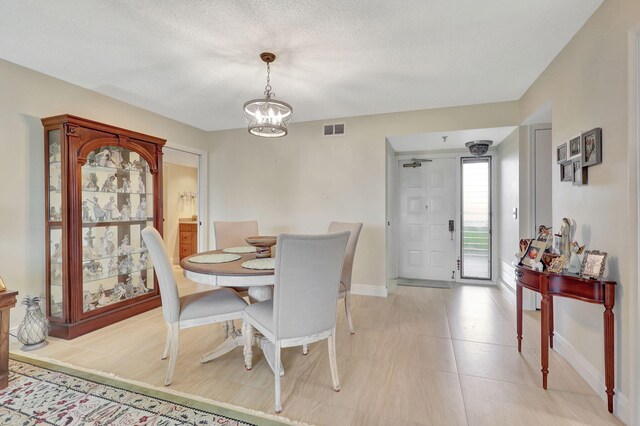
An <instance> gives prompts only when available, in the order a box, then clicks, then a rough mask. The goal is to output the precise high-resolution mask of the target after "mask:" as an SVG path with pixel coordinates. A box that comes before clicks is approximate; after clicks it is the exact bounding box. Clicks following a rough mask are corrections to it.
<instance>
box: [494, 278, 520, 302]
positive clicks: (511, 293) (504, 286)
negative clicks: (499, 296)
mask: <svg viewBox="0 0 640 426" xmlns="http://www.w3.org/2000/svg"><path fill="white" fill-rule="evenodd" d="M498 288H499V289H500V291H502V292H503V293H504V296H505V298H506V299H507V300H508V301H509V302H510V303H511V304H512V305H515V304H516V291H515V290H514V289H513V288H511V287H510V286H509V284H508V283H506V282H505V281H504V280H503V279H502V277H498Z"/></svg>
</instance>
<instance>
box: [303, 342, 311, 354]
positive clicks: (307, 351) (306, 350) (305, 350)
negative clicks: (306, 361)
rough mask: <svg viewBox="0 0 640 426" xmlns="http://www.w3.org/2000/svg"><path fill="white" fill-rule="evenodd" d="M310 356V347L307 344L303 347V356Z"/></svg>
mask: <svg viewBox="0 0 640 426" xmlns="http://www.w3.org/2000/svg"><path fill="white" fill-rule="evenodd" d="M308 354H309V345H308V344H307V343H305V344H304V345H302V355H308Z"/></svg>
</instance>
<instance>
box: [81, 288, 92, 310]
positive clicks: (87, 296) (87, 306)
mask: <svg viewBox="0 0 640 426" xmlns="http://www.w3.org/2000/svg"><path fill="white" fill-rule="evenodd" d="M91 300H92V297H91V292H89V291H85V292H84V293H83V294H82V310H83V311H84V312H87V311H90V310H91V309H93V306H92V305H91Z"/></svg>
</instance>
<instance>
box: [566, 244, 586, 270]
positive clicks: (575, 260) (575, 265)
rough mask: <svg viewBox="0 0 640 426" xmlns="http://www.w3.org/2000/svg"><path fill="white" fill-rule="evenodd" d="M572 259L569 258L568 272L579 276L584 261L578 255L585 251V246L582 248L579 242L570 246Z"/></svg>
mask: <svg viewBox="0 0 640 426" xmlns="http://www.w3.org/2000/svg"><path fill="white" fill-rule="evenodd" d="M570 250H571V257H570V258H569V265H568V266H567V272H569V273H572V274H577V273H579V272H580V269H581V267H582V260H580V257H579V256H578V255H580V254H582V252H583V251H584V246H581V245H580V244H578V243H577V242H575V241H574V242H572V243H571V245H570Z"/></svg>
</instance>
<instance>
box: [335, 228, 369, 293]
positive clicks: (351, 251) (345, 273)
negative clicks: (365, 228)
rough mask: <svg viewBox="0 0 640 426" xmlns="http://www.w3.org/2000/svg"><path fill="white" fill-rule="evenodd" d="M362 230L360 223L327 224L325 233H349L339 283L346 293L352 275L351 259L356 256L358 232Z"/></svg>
mask: <svg viewBox="0 0 640 426" xmlns="http://www.w3.org/2000/svg"><path fill="white" fill-rule="evenodd" d="M361 230H362V223H343V222H331V223H330V224H329V230H328V231H327V233H329V234H331V233H334V232H344V231H349V232H351V235H350V236H349V242H348V243H347V251H346V252H345V255H344V265H342V276H341V277H340V282H342V284H343V285H344V287H345V290H346V291H351V275H352V273H353V258H354V256H355V254H356V245H357V244H358V238H359V237H360V231H361Z"/></svg>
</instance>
